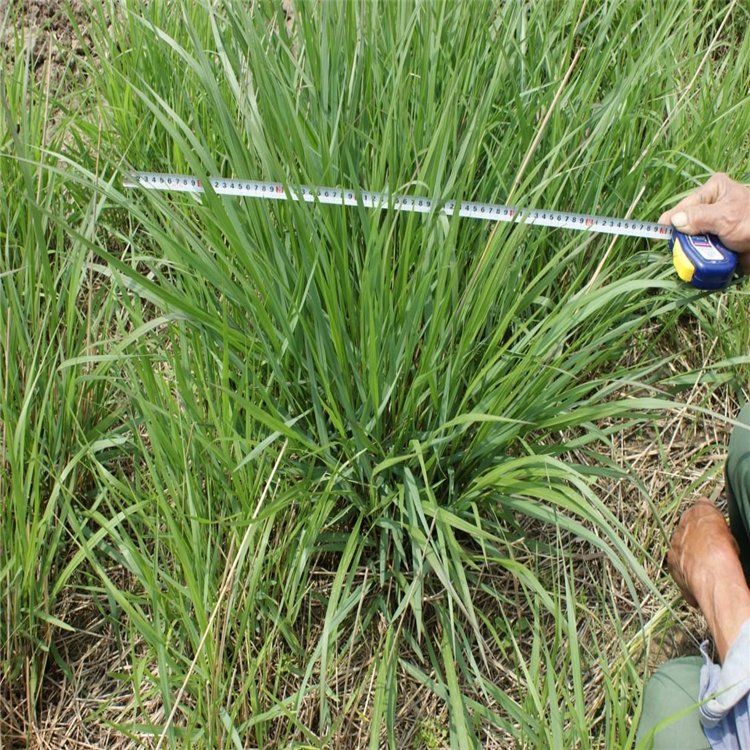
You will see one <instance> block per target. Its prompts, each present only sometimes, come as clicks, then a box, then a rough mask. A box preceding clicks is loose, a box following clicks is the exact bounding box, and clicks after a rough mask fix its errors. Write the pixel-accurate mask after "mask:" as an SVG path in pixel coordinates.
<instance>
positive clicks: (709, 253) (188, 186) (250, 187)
mask: <svg viewBox="0 0 750 750" xmlns="http://www.w3.org/2000/svg"><path fill="white" fill-rule="evenodd" d="M209 182H210V185H211V188H212V189H213V191H214V192H215V193H216V194H217V195H234V196H241V197H245V198H259V199H261V200H282V201H283V200H295V201H300V200H302V201H306V202H307V203H314V202H318V203H329V204H333V205H338V206H342V205H343V206H359V205H362V206H364V207H365V208H380V209H386V208H393V209H394V210H396V211H408V212H413V213H422V214H429V213H432V212H433V211H434V212H436V213H441V214H445V215H447V216H453V214H455V213H457V214H458V215H459V216H462V217H465V218H468V219H483V220H485V221H504V222H513V223H516V224H532V225H534V226H543V227H555V228H558V229H575V230H579V231H588V232H599V233H603V234H615V235H622V236H626V237H645V238H647V239H652V240H668V241H669V247H670V249H671V250H672V258H673V262H674V265H675V269H676V270H677V274H678V275H679V277H680V278H681V279H682V280H683V281H686V282H688V283H690V284H692V285H693V286H694V287H695V288H696V289H706V290H708V289H723V288H724V287H725V286H727V285H728V284H729V282H730V281H731V280H732V277H733V276H734V272H735V270H736V268H737V255H736V253H733V252H732V251H731V250H728V249H727V248H726V247H725V246H724V245H723V244H722V242H721V241H720V240H719V238H718V237H715V236H713V235H710V234H704V235H698V236H690V235H686V234H682V233H681V232H678V231H677V230H675V229H673V228H672V227H671V226H669V225H668V224H656V223H654V222H648V221H637V220H634V219H615V218H611V217H607V216H593V215H591V214H575V213H569V212H566V211H545V210H542V209H535V208H520V207H518V206H503V205H499V204H496V203H475V202H473V201H462V202H460V203H457V202H456V201H453V200H448V201H444V202H442V203H439V202H438V201H433V200H432V199H430V198H425V197H421V196H410V195H395V194H394V195H390V194H389V193H387V192H373V191H369V190H354V189H350V188H334V187H309V186H307V185H298V186H293V185H284V184H283V183H280V182H261V181H259V180H236V179H231V178H225V177H211V178H210V179H209ZM123 184H124V186H125V187H128V188H137V187H141V188H146V189H148V190H167V191H175V192H181V193H203V192H205V188H204V186H203V184H201V181H200V180H199V179H198V178H197V177H194V176H190V175H181V174H166V173H160V172H134V173H132V174H130V175H128V177H127V178H126V179H125V181H124V183H123Z"/></svg>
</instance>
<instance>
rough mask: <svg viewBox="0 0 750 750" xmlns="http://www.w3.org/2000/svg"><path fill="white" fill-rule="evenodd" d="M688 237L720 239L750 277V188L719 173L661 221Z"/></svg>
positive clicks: (665, 213)
mask: <svg viewBox="0 0 750 750" xmlns="http://www.w3.org/2000/svg"><path fill="white" fill-rule="evenodd" d="M659 223H660V224H672V226H673V227H674V228H675V229H677V230H678V231H680V232H683V233H684V234H705V233H711V234H715V235H718V237H719V239H720V240H721V241H722V242H723V243H724V244H725V245H726V246H727V247H728V248H729V249H730V250H734V251H735V252H736V253H737V254H738V260H739V263H740V267H741V268H742V271H743V273H748V274H750V188H747V187H745V186H744V185H740V183H739V182H735V181H734V180H731V179H729V177H727V176H726V175H725V174H722V173H721V172H717V173H716V174H715V175H713V177H711V179H709V180H708V182H706V184H705V185H703V187H701V188H698V189H697V190H696V191H695V192H693V193H691V194H690V195H688V196H687V197H686V198H683V199H682V200H681V201H680V202H679V203H678V204H677V205H676V206H675V207H674V208H671V209H669V211H666V212H664V213H663V214H662V215H661V216H660V217H659Z"/></svg>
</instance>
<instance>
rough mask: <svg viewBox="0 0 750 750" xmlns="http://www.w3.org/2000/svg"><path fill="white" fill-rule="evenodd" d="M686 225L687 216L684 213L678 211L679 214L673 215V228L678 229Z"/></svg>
mask: <svg viewBox="0 0 750 750" xmlns="http://www.w3.org/2000/svg"><path fill="white" fill-rule="evenodd" d="M687 223H688V218H687V214H686V213H685V212H684V211H680V213H678V214H675V215H674V216H673V217H672V226H673V227H677V228H678V229H679V228H680V227H685V226H687Z"/></svg>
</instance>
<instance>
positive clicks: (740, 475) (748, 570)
mask: <svg viewBox="0 0 750 750" xmlns="http://www.w3.org/2000/svg"><path fill="white" fill-rule="evenodd" d="M737 421H738V422H740V423H742V425H747V427H744V426H743V427H740V426H736V427H735V428H734V429H733V430H732V436H731V437H730V438H729V453H728V456H727V465H726V470H725V477H726V482H725V485H726V490H727V511H728V513H729V528H730V530H731V532H732V536H733V537H734V538H735V539H736V540H737V544H739V546H740V560H741V561H742V568H743V570H744V571H745V578H746V579H747V581H748V583H750V403H748V404H745V406H744V407H743V409H742V411H741V412H740V415H739V417H737Z"/></svg>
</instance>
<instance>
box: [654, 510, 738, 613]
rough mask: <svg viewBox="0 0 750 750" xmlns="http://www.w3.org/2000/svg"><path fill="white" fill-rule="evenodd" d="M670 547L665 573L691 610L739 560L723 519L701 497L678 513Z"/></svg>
mask: <svg viewBox="0 0 750 750" xmlns="http://www.w3.org/2000/svg"><path fill="white" fill-rule="evenodd" d="M671 545H672V546H671V549H670V550H669V554H668V555H667V565H668V566H669V572H670V573H671V574H672V578H674V580H675V583H677V585H678V586H679V587H680V591H682V595H683V596H684V597H685V601H687V603H688V604H690V605H691V606H693V607H697V606H698V605H699V602H700V601H701V599H703V598H704V597H703V595H704V594H705V593H707V592H706V589H707V588H710V587H711V586H713V584H714V581H715V580H716V577H717V576H718V577H721V576H722V575H723V574H725V572H726V570H727V567H736V565H737V563H738V561H739V547H738V546H737V541H736V540H735V538H734V537H733V536H732V534H731V532H730V531H729V528H728V526H727V523H726V521H725V520H724V516H723V515H722V514H721V513H720V512H719V511H718V510H717V509H716V507H715V506H714V504H713V503H712V502H711V501H710V500H708V499H707V498H705V497H702V498H701V499H700V500H698V502H697V503H696V504H695V505H693V506H692V507H691V508H688V509H687V510H686V511H685V512H684V513H683V514H682V518H681V519H680V523H679V524H678V525H677V528H676V529H675V531H674V533H673V534H672V542H671Z"/></svg>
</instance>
